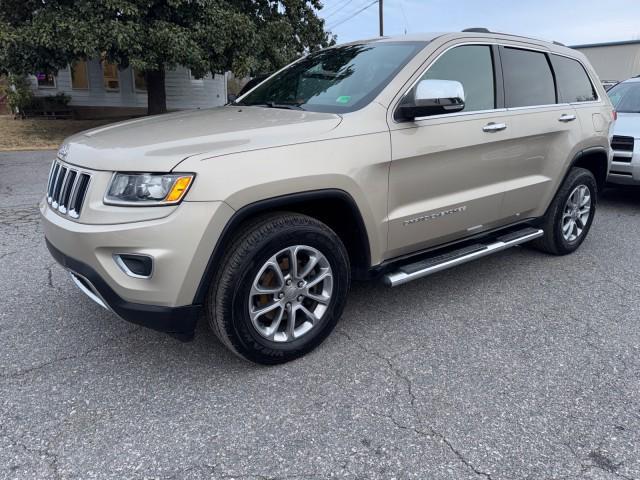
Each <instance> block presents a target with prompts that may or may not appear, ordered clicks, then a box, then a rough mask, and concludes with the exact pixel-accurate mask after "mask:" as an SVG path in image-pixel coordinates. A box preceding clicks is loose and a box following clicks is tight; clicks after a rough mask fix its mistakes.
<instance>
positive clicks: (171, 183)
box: [104, 172, 195, 207]
mask: <svg viewBox="0 0 640 480" xmlns="http://www.w3.org/2000/svg"><path fill="white" fill-rule="evenodd" d="M194 177H195V175H194V174H193V173H119V172H116V173H114V174H113V177H112V178H111V182H110V183H109V187H108V188H107V193H106V195H105V196H104V203H106V204H107V205H133V206H141V207H142V206H154V205H175V204H176V203H179V202H180V201H181V200H182V199H183V198H184V196H185V195H186V193H187V190H189V187H190V186H191V183H192V182H193V178H194Z"/></svg>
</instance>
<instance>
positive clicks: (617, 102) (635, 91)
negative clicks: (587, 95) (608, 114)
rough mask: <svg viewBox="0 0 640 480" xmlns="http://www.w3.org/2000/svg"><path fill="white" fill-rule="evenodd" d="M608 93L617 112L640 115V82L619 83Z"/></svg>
mask: <svg viewBox="0 0 640 480" xmlns="http://www.w3.org/2000/svg"><path fill="white" fill-rule="evenodd" d="M607 93H608V94H609V98H610V99H611V103H612V104H613V108H615V109H616V111H617V112H620V113H640V82H627V83H619V84H618V85H616V86H615V87H612V88H611V89H610V90H609V91H608V92H607Z"/></svg>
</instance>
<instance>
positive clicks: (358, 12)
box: [329, 0, 378, 30]
mask: <svg viewBox="0 0 640 480" xmlns="http://www.w3.org/2000/svg"><path fill="white" fill-rule="evenodd" d="M376 3H378V0H373V2H371V3H369V4H367V5H366V6H364V7H362V8H361V9H360V10H357V11H355V12H354V13H353V14H351V15H350V16H348V17H347V18H345V19H342V20H340V21H339V22H338V23H336V24H334V25H332V26H330V27H329V29H330V30H331V29H334V28H336V27H337V26H339V25H342V24H343V23H345V22H347V21H349V20H351V19H352V18H353V17H355V16H356V15H359V14H361V13H362V12H364V11H365V10H366V9H367V8H370V7H373V6H374V5H375V4H376Z"/></svg>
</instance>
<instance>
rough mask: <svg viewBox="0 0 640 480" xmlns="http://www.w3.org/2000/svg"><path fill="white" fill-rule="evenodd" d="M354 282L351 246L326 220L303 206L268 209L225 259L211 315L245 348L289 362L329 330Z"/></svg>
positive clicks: (264, 360) (265, 358) (254, 356)
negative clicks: (280, 210) (302, 209)
mask: <svg viewBox="0 0 640 480" xmlns="http://www.w3.org/2000/svg"><path fill="white" fill-rule="evenodd" d="M349 283H350V267H349V258H348V255H347V252H346V249H345V247H344V245H343V244H342V241H341V240H340V238H339V237H338V236H337V235H336V234H335V233H334V232H333V231H332V230H331V229H330V228H329V227H328V226H326V225H325V224H323V223H321V222H319V221H317V220H315V219H313V218H311V217H308V216H305V215H300V214H293V213H281V214H272V215H268V216H265V217H262V218H258V219H256V220H254V221H252V222H251V223H249V224H248V225H246V226H245V228H244V229H243V230H242V232H241V233H240V234H239V235H238V236H237V237H236V239H235V241H234V242H233V244H232V246H231V248H230V249H229V251H228V253H227V255H226V256H225V258H224V260H223V261H222V263H221V265H220V273H219V274H218V278H217V280H216V281H215V282H214V284H213V287H212V289H211V292H210V295H209V301H208V308H207V313H208V317H209V323H210V325H211V328H212V329H213V331H214V332H215V334H216V335H217V336H218V338H220V340H221V341H222V342H223V343H224V344H225V345H226V346H227V347H229V348H230V349H231V350H232V351H233V352H234V353H236V354H238V355H239V356H241V357H243V358H245V359H247V360H250V361H253V362H256V363H261V364H277V363H284V362H287V361H290V360H293V359H295V358H298V357H300V356H302V355H304V354H305V353H307V352H309V351H311V350H312V349H313V348H315V347H316V346H318V345H319V344H320V343H321V342H322V341H323V340H324V339H325V338H326V337H327V336H328V335H329V333H331V331H332V330H333V328H334V327H335V325H336V323H337V321H338V319H339V317H340V315H341V313H342V310H343V308H344V304H345V299H346V294H347V291H348V289H349Z"/></svg>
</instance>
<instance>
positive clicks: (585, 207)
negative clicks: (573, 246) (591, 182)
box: [561, 185, 591, 242]
mask: <svg viewBox="0 0 640 480" xmlns="http://www.w3.org/2000/svg"><path fill="white" fill-rule="evenodd" d="M590 215H591V192H590V191H589V188H588V187H587V186H586V185H578V186H577V187H576V188H574V189H573V191H572V192H571V194H570V195H569V197H568V198H567V201H566V203H565V205H564V210H563V213H562V220H561V226H562V236H563V237H564V239H565V240H566V241H568V242H575V241H576V240H577V239H578V238H580V236H581V235H582V233H583V232H584V229H585V227H586V226H587V223H588V222H589V217H590Z"/></svg>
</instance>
